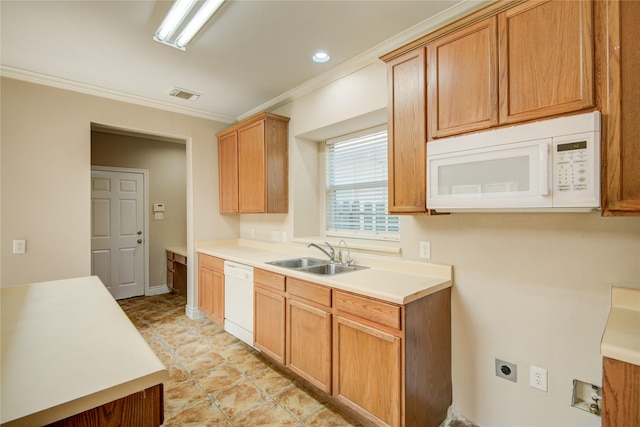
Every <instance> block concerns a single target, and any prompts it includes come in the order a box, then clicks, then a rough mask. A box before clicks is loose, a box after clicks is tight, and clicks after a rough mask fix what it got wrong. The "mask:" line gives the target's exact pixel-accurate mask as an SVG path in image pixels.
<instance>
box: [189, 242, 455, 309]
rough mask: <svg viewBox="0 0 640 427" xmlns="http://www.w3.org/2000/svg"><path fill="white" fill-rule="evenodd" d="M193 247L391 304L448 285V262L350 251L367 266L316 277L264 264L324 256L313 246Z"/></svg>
mask: <svg viewBox="0 0 640 427" xmlns="http://www.w3.org/2000/svg"><path fill="white" fill-rule="evenodd" d="M196 250H197V251H198V252H201V253H203V254H207V255H212V256H216V257H219V258H224V259H225V260H229V261H235V262H239V263H242V264H246V265H250V266H252V267H257V268H261V269H263V270H269V271H272V272H275V273H279V274H283V275H287V276H290V277H295V278H298V279H302V280H307V281H310V282H314V283H319V284H323V285H327V286H331V287H333V288H336V289H342V290H345V291H350V292H355V293H358V294H361V295H366V296H369V297H372V298H378V299H381V300H384V301H388V302H392V303H395V304H408V303H410V302H412V301H415V300H417V299H419V298H422V297H424V296H427V295H429V294H432V293H435V292H437V291H440V290H442V289H445V288H448V287H451V286H452V267H451V266H450V265H440V264H430V263H425V262H417V261H404V260H400V259H393V258H389V257H380V256H365V255H360V254H356V253H352V256H354V257H355V259H356V264H358V265H364V266H367V267H369V268H366V269H363V270H358V271H354V272H349V273H343V274H337V275H334V276H319V275H316V274H311V273H305V272H302V271H297V270H292V269H288V268H283V267H277V266H274V265H271V264H266V262H268V261H277V260H282V259H289V258H298V257H303V256H311V257H314V258H320V259H325V258H326V256H325V255H324V254H323V253H322V252H320V251H318V250H317V249H315V248H307V247H306V246H304V245H286V244H277V243H269V242H261V241H257V240H245V239H238V240H222V241H206V242H198V244H197V248H196Z"/></svg>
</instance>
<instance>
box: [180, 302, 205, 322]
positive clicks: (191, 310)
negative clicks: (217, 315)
mask: <svg viewBox="0 0 640 427" xmlns="http://www.w3.org/2000/svg"><path fill="white" fill-rule="evenodd" d="M184 314H186V315H187V317H188V318H189V319H191V320H196V319H201V318H203V317H204V313H203V312H201V311H200V310H198V307H191V306H189V305H187V306H186V307H185V309H184Z"/></svg>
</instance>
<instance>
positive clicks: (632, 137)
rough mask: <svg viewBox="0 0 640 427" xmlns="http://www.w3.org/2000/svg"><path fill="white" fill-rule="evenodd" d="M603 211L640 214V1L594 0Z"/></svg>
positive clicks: (611, 213) (607, 213)
mask: <svg viewBox="0 0 640 427" xmlns="http://www.w3.org/2000/svg"><path fill="white" fill-rule="evenodd" d="M596 16H597V17H598V18H597V21H596V22H597V25H598V28H597V29H596V34H597V37H596V42H597V43H596V49H597V52H598V53H597V56H598V66H597V69H598V70H601V71H602V73H601V74H600V75H599V76H598V80H597V84H596V88H597V90H598V95H599V96H598V98H599V101H600V103H601V104H602V105H599V106H598V107H599V108H600V109H601V111H602V153H603V157H602V165H603V174H602V215H605V216H614V215H624V216H628V215H634V216H637V215H640V126H638V117H640V80H639V79H638V70H639V69H640V38H638V36H637V34H636V30H637V28H638V23H640V2H637V1H599V2H596Z"/></svg>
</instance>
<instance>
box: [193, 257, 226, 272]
mask: <svg viewBox="0 0 640 427" xmlns="http://www.w3.org/2000/svg"><path fill="white" fill-rule="evenodd" d="M198 265H199V266H200V267H205V268H208V269H209V270H214V271H219V272H221V273H224V260H223V259H222V258H216V257H214V256H211V255H205V254H198Z"/></svg>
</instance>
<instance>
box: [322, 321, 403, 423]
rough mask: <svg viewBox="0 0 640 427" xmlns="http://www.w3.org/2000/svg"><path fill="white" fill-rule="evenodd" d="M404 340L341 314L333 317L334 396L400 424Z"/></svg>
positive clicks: (369, 412)
mask: <svg viewBox="0 0 640 427" xmlns="http://www.w3.org/2000/svg"><path fill="white" fill-rule="evenodd" d="M401 343H402V339H401V338H400V337H398V336H394V335H392V334H389V333H386V332H382V331H380V330H378V329H376V328H373V327H371V326H367V325H365V324H362V323H360V322H357V321H353V320H350V319H347V318H344V317H342V316H335V319H334V346H335V347H334V356H333V365H334V392H333V394H334V396H335V397H336V398H337V399H338V400H340V401H341V402H342V403H345V404H346V405H348V406H350V407H352V408H353V409H355V410H356V411H358V412H361V413H363V414H365V415H366V416H367V417H371V416H372V417H375V419H377V420H379V421H381V422H382V423H383V425H390V426H399V425H401V412H400V409H401V404H400V403H401V385H402V379H401V368H402V348H401Z"/></svg>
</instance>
